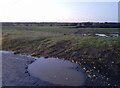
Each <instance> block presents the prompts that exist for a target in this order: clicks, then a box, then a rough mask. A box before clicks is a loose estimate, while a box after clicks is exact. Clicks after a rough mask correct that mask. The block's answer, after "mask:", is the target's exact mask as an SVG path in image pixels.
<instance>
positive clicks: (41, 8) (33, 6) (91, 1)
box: [0, 0, 118, 22]
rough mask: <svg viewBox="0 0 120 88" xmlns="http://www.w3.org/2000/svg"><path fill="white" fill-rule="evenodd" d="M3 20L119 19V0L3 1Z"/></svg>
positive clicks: (0, 2)
mask: <svg viewBox="0 0 120 88" xmlns="http://www.w3.org/2000/svg"><path fill="white" fill-rule="evenodd" d="M0 11H1V13H0V21H1V22H16V21H17V22H88V21H89V22H117V21H118V0H84V2H83V0H0Z"/></svg>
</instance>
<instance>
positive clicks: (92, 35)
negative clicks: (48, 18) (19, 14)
mask: <svg viewBox="0 0 120 88" xmlns="http://www.w3.org/2000/svg"><path fill="white" fill-rule="evenodd" d="M119 30H120V29H118V28H74V27H69V26H3V27H2V50H6V51H14V53H15V54H19V53H21V54H28V55H31V56H35V57H46V58H47V57H55V58H56V57H58V58H64V59H66V60H70V61H72V62H75V63H78V64H80V65H81V67H83V70H84V71H85V73H86V74H87V77H88V78H87V79H90V81H94V80H97V79H99V80H100V81H101V82H102V83H101V84H100V81H99V83H98V84H100V85H108V86H109V85H113V86H116V85H120V84H119V83H120V74H119V73H120V44H118V43H119V42H120V39H119V35H118V34H119ZM96 34H97V35H96ZM98 34H101V35H103V34H104V35H106V36H99V35H98ZM98 74H99V75H98ZM103 81H104V83H103ZM86 83H87V82H86ZM88 83H89V81H88ZM90 85H97V83H95V81H94V82H93V84H90Z"/></svg>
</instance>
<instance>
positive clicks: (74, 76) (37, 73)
mask: <svg viewBox="0 0 120 88" xmlns="http://www.w3.org/2000/svg"><path fill="white" fill-rule="evenodd" d="M28 71H29V73H30V74H31V75H32V76H34V77H37V78H39V79H42V80H45V81H48V82H51V83H54V84H60V85H66V86H81V85H83V84H84V81H85V76H84V74H83V73H82V70H81V69H80V67H79V65H77V64H75V63H72V62H70V61H66V60H60V59H55V58H49V59H45V58H43V57H41V58H39V59H37V60H36V61H35V62H33V63H32V64H30V65H28Z"/></svg>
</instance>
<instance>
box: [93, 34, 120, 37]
mask: <svg viewBox="0 0 120 88" xmlns="http://www.w3.org/2000/svg"><path fill="white" fill-rule="evenodd" d="M95 35H96V36H99V37H119V34H95Z"/></svg>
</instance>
